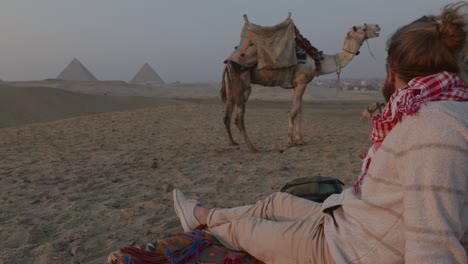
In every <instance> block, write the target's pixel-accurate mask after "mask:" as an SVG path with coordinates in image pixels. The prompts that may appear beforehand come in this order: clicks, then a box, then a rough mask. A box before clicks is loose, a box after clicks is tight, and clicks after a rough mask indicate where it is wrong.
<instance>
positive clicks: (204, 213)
mask: <svg viewBox="0 0 468 264" xmlns="http://www.w3.org/2000/svg"><path fill="white" fill-rule="evenodd" d="M210 210H211V209H209V208H205V207H201V206H198V205H197V206H195V208H194V209H193V215H194V216H195V218H196V219H197V220H198V222H199V223H200V224H202V225H206V224H207V220H208V214H209V213H210Z"/></svg>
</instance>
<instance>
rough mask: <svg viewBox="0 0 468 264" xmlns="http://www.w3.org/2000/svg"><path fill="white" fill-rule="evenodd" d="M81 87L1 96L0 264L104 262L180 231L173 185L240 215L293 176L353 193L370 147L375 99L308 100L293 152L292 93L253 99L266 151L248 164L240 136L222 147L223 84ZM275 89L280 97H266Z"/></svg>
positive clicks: (250, 119) (13, 89)
mask: <svg viewBox="0 0 468 264" xmlns="http://www.w3.org/2000/svg"><path fill="white" fill-rule="evenodd" d="M31 85H32V86H35V88H31V87H29V88H28V87H26V86H31ZM106 85H107V86H106ZM84 86H86V87H87V88H83V87H84ZM89 86H92V87H94V88H93V89H91V88H90V87H89ZM79 87H80V85H78V84H75V85H70V86H68V87H65V85H64V87H60V85H57V86H55V87H53V85H45V84H44V82H41V83H39V84H38V83H34V84H32V83H29V85H26V84H24V83H23V84H19V83H14V84H3V86H2V87H0V107H1V109H0V112H1V113H0V127H3V128H0V200H1V201H2V207H1V208H2V209H1V210H0V241H2V247H1V249H0V251H1V254H0V263H104V262H105V259H106V257H107V255H108V254H109V253H110V252H111V251H113V250H116V249H119V248H121V247H123V246H126V245H128V244H132V243H134V242H136V243H144V242H150V241H153V240H155V239H157V238H161V237H163V236H165V235H167V234H170V233H174V232H180V231H182V228H181V227H180V225H179V222H178V219H177V217H176V215H175V213H174V212H173V209H172V200H171V195H170V191H171V190H172V189H173V188H174V187H177V188H180V189H182V190H184V191H186V192H187V194H188V195H189V196H190V197H192V198H195V199H200V200H201V202H202V203H203V204H205V205H209V206H235V205H241V204H245V203H250V202H254V201H255V200H256V199H258V198H261V197H264V196H266V195H268V194H269V193H271V192H273V191H277V190H279V189H280V188H281V186H282V185H283V184H285V183H286V182H287V181H289V180H292V179H294V178H297V177H303V176H311V175H330V176H336V177H339V178H341V179H342V180H343V181H344V182H345V183H346V184H347V185H348V186H349V185H351V184H352V182H353V181H354V178H355V177H356V176H357V174H358V172H359V168H360V160H359V154H361V153H362V152H364V151H366V150H367V148H368V146H369V143H370V142H369V140H368V131H369V128H370V127H369V124H368V123H363V122H361V121H360V119H359V117H360V112H361V110H362V109H363V108H365V107H366V106H367V105H368V104H369V102H370V101H372V100H374V98H378V95H372V96H370V97H369V96H363V95H360V96H356V95H354V97H353V95H347V96H348V97H346V98H339V97H335V99H340V100H332V99H333V96H331V95H332V94H333V95H334V93H335V90H334V89H331V91H330V89H329V91H327V92H328V93H330V95H328V94H327V93H324V94H322V95H321V96H322V98H318V97H317V96H318V95H314V91H310V92H311V93H310V94H308V95H307V100H306V102H305V104H304V107H303V112H304V115H303V130H302V131H303V134H304V140H305V142H306V144H305V145H303V146H299V147H293V148H286V142H287V138H286V133H287V115H288V109H289V106H290V102H289V101H287V99H288V98H289V96H290V91H284V90H281V89H276V90H271V88H270V89H269V90H265V91H262V89H265V88H261V89H257V90H256V91H254V93H253V94H252V97H253V98H252V100H251V101H249V103H248V106H247V114H246V126H247V129H248V132H249V135H250V137H251V140H252V141H253V143H254V145H255V146H256V147H257V148H258V149H259V150H260V153H258V154H250V153H249V152H248V149H247V147H246V145H245V144H244V142H243V141H242V140H241V139H240V136H239V133H238V132H237V130H235V129H233V131H234V137H235V139H236V140H238V142H239V143H240V145H239V146H238V147H229V146H228V145H227V138H226V135H225V130H224V125H223V123H222V116H223V112H224V105H223V104H222V103H221V102H220V100H219V99H217V98H215V97H216V96H217V93H218V89H219V87H217V86H216V85H209V84H207V85H201V86H192V88H190V86H180V87H176V86H166V87H163V88H160V89H159V88H157V87H138V88H136V89H134V90H133V94H132V90H131V89H132V88H131V87H126V84H116V86H115V87H116V88H115V91H114V90H112V85H109V84H103V86H102V87H100V86H99V85H95V84H93V85H81V88H79ZM193 87H195V88H193ZM58 88H60V89H58ZM80 89H81V90H80ZM137 89H139V90H137ZM171 89H172V90H171ZM309 90H313V89H309ZM163 91H165V92H166V93H167V94H164V95H160V93H162V92H163ZM189 91H190V92H191V93H190V92H189ZM201 91H203V93H202V92H201ZM275 91H276V92H278V93H283V92H284V96H281V97H279V98H278V97H275V96H274V95H270V97H268V96H266V94H268V93H273V94H274V93H275ZM76 92H80V93H76ZM171 92H172V93H176V92H177V93H176V94H175V95H174V94H172V93H171ZM262 92H263V93H262ZM315 93H317V91H315ZM104 94H107V95H104ZM201 94H203V96H201ZM129 96H145V97H146V98H143V97H129ZM171 97H172V98H178V99H169V98H171ZM259 98H264V99H268V101H261V100H259ZM316 98H318V99H316ZM273 99H274V100H278V101H274V100H273ZM356 99H362V100H356Z"/></svg>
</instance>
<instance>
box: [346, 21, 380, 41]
mask: <svg viewBox="0 0 468 264" xmlns="http://www.w3.org/2000/svg"><path fill="white" fill-rule="evenodd" d="M379 33H380V27H379V25H377V24H364V25H362V26H354V27H351V28H350V29H349V32H348V36H349V37H353V38H355V39H357V40H359V41H360V42H361V43H362V42H364V41H365V40H367V39H370V38H376V37H378V36H379Z"/></svg>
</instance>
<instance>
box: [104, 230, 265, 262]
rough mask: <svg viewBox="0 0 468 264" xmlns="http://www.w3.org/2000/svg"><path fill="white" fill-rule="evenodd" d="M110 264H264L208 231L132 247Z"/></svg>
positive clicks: (115, 255) (113, 256)
mask: <svg viewBox="0 0 468 264" xmlns="http://www.w3.org/2000/svg"><path fill="white" fill-rule="evenodd" d="M107 263H108V264H175V263H193V264H195V263H199V264H216V263H232V264H236V263H238V264H244V263H245V264H262V263H263V262H261V261H259V260H256V259H255V258H254V257H252V256H250V255H249V254H248V253H245V252H239V251H233V250H230V249H227V248H225V247H224V246H223V245H222V244H221V243H220V242H219V241H218V240H217V239H216V238H215V237H214V236H213V235H211V234H210V233H209V232H207V231H205V230H194V231H191V232H187V233H180V234H175V235H172V236H169V237H166V238H163V239H159V240H157V241H156V242H155V243H148V244H143V245H140V246H128V247H125V248H122V249H120V250H117V251H115V252H112V253H111V254H110V255H109V257H108V259H107Z"/></svg>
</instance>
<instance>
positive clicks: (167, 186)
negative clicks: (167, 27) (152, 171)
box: [162, 183, 174, 193]
mask: <svg viewBox="0 0 468 264" xmlns="http://www.w3.org/2000/svg"><path fill="white" fill-rule="evenodd" d="M173 189H174V185H172V184H170V183H166V184H163V185H162V190H163V192H166V193H168V192H170V191H172V190H173Z"/></svg>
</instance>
